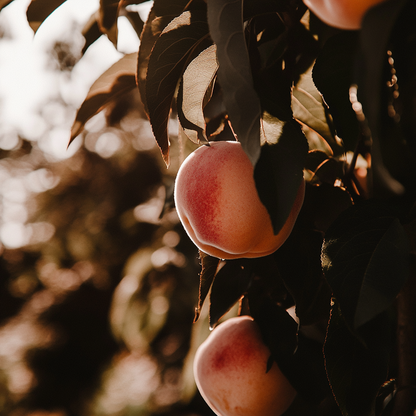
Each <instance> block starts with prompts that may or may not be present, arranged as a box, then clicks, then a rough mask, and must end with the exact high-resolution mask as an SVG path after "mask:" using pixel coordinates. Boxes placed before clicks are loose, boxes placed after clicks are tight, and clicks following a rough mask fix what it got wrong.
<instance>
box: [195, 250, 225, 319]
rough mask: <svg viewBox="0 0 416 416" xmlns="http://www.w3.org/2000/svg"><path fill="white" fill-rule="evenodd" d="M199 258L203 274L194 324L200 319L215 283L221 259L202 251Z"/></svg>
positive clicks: (200, 277) (201, 275)
mask: <svg viewBox="0 0 416 416" xmlns="http://www.w3.org/2000/svg"><path fill="white" fill-rule="evenodd" d="M199 258H200V260H201V267H202V269H201V273H200V275H199V296H198V306H197V308H196V311H195V318H194V322H196V321H197V320H198V318H199V314H200V313H201V309H202V306H203V304H204V302H205V299H206V297H207V295H208V292H209V290H210V289H211V285H212V282H213V281H214V277H215V273H216V272H217V269H218V265H219V263H220V259H218V258H216V257H212V256H210V255H208V254H206V253H204V252H202V251H200V252H199Z"/></svg>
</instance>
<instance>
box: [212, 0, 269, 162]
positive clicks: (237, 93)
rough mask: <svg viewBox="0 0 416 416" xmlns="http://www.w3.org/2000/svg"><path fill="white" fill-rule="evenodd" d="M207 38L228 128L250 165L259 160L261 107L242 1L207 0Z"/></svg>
mask: <svg viewBox="0 0 416 416" xmlns="http://www.w3.org/2000/svg"><path fill="white" fill-rule="evenodd" d="M207 5H208V23H209V31H210V35H211V37H212V39H213V41H214V43H215V44H216V45H217V57H218V62H219V65H220V66H219V69H218V79H219V83H220V85H221V88H222V89H223V91H224V104H225V107H226V109H227V112H228V115H229V118H230V121H231V125H232V128H233V130H234V132H235V133H236V135H237V137H238V140H239V141H240V142H241V145H242V147H243V149H244V150H245V152H246V153H247V155H248V157H249V158H250V160H251V162H252V163H253V165H255V164H256V162H257V160H258V158H259V157H260V116H261V107H260V101H259V98H258V96H257V93H256V91H255V90H254V87H253V78H252V74H251V68H250V60H249V55H248V50H247V45H246V41H245V36H244V23H243V8H242V7H243V1H242V0H240V1H234V0H225V1H224V0H208V1H207Z"/></svg>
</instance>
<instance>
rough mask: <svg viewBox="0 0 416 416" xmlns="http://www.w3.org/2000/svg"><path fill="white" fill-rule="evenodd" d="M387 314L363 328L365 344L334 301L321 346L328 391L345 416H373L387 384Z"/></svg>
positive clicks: (389, 337) (389, 334)
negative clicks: (349, 325)
mask: <svg viewBox="0 0 416 416" xmlns="http://www.w3.org/2000/svg"><path fill="white" fill-rule="evenodd" d="M392 326H393V325H392V320H391V319H390V317H389V316H388V315H387V314H383V315H379V316H378V317H377V319H375V320H373V321H372V322H370V323H368V324H367V325H365V326H364V327H363V331H361V334H364V335H365V341H366V342H365V343H363V342H362V341H361V340H360V338H357V337H356V336H354V335H353V334H352V333H351V332H350V330H349V328H348V325H347V323H346V321H345V317H344V316H343V315H342V313H341V310H340V308H339V305H338V303H336V302H335V304H334V306H333V308H332V313H331V319H330V323H329V326H328V330H327V336H326V340H325V345H324V355H325V367H326V372H327V375H328V379H329V382H330V384H331V389H332V391H333V394H334V396H335V398H336V401H337V403H338V405H339V408H340V410H341V412H342V414H343V415H344V416H370V415H374V408H375V402H376V398H377V393H378V391H379V389H380V388H381V386H382V384H383V383H384V382H385V381H386V378H387V372H388V362H389V353H390V350H391V347H392V339H393V337H392V334H393V331H392Z"/></svg>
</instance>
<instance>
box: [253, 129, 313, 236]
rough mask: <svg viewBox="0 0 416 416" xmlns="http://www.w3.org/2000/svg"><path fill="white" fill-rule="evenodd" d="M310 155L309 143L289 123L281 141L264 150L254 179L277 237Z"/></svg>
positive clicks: (263, 147) (291, 204)
mask: <svg viewBox="0 0 416 416" xmlns="http://www.w3.org/2000/svg"><path fill="white" fill-rule="evenodd" d="M307 154H308V142H307V140H306V138H305V136H304V135H303V133H302V131H301V129H300V126H299V124H298V123H297V122H293V123H286V124H285V126H284V127H283V131H282V134H281V136H280V138H279V140H278V142H277V143H276V144H273V145H269V144H266V145H264V146H262V148H261V155H260V159H259V161H258V163H257V165H256V168H255V170H254V179H255V181H256V187H257V191H258V193H259V197H260V200H261V201H262V202H263V204H264V205H265V207H266V208H267V211H268V212H269V215H270V218H271V221H272V224H273V230H274V232H275V234H277V233H278V232H279V231H280V229H281V228H282V227H283V225H284V223H285V222H286V220H287V218H288V216H289V213H290V211H291V209H292V207H293V203H294V201H295V198H296V195H297V193H298V189H299V186H300V184H301V182H302V181H303V167H304V164H305V160H306V157H307Z"/></svg>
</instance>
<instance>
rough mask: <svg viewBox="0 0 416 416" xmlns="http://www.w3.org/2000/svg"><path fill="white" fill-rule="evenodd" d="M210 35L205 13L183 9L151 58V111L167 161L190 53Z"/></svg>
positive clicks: (148, 100) (148, 86)
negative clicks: (174, 107) (176, 103)
mask: <svg viewBox="0 0 416 416" xmlns="http://www.w3.org/2000/svg"><path fill="white" fill-rule="evenodd" d="M207 37H208V25H207V22H206V14H205V13H204V12H193V13H191V12H184V13H182V15H181V16H179V17H177V18H175V19H174V20H172V22H170V23H169V25H168V26H167V27H166V28H165V29H164V30H163V32H162V34H161V35H160V37H159V38H158V39H157V41H156V43H155V45H154V47H153V50H152V53H151V55H150V58H149V64H148V67H147V78H146V103H147V109H148V115H149V119H150V123H151V125H152V129H153V133H154V135H155V138H156V141H157V143H158V145H159V148H160V150H161V152H162V156H163V158H164V160H165V163H166V164H167V165H169V134H168V121H169V114H170V109H171V105H172V100H173V97H174V94H175V91H176V88H177V85H178V82H179V80H180V78H181V76H182V74H183V72H184V70H185V68H186V64H187V62H188V59H189V58H190V55H191V54H192V53H193V52H194V51H195V50H196V48H197V47H198V45H200V44H201V42H203V40H204V39H206V38H207Z"/></svg>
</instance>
